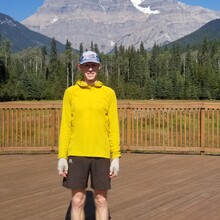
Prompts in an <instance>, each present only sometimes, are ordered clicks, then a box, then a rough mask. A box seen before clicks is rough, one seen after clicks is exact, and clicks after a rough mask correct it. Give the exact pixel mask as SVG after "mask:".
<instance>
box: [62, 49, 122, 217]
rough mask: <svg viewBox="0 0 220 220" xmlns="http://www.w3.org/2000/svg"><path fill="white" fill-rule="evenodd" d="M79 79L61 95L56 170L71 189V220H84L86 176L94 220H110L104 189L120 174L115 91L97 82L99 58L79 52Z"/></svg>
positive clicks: (93, 53) (65, 185) (105, 190)
mask: <svg viewBox="0 0 220 220" xmlns="http://www.w3.org/2000/svg"><path fill="white" fill-rule="evenodd" d="M78 67H79V70H80V71H81V72H82V75H83V80H79V81H77V82H76V84H75V85H74V86H71V87H69V88H67V89H66V91H65V94H64V97H63V108H62V120H61V127H60V141H59V154H58V159H59V160H58V171H59V174H60V175H62V176H63V177H64V179H63V186H64V187H66V188H68V189H71V190H72V209H71V219H72V220H82V219H85V214H84V204H85V197H86V194H85V189H86V188H87V184H88V178H89V175H90V179H91V187H92V188H93V190H94V200H95V205H96V219H97V220H107V219H108V203H107V191H108V190H109V189H110V188H111V185H110V180H111V178H113V177H116V176H117V175H118V172H119V158H120V157H121V153H120V146H119V125H118V112H117V100H116V95H115V92H114V91H113V90H112V89H111V88H109V87H107V86H105V85H103V83H102V82H100V81H98V72H99V71H100V70H101V62H100V58H99V56H98V55H97V54H96V53H95V52H93V51H86V52H84V53H83V54H82V56H81V58H80V62H79V65H78Z"/></svg>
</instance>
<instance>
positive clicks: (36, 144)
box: [0, 101, 220, 154]
mask: <svg viewBox="0 0 220 220" xmlns="http://www.w3.org/2000/svg"><path fill="white" fill-rule="evenodd" d="M61 108H62V106H61V103H60V102H54V103H51V104H48V103H43V102H33V103H32V102H30V103H16V102H15V103H13V102H11V103H3V102H2V103H0V153H1V154H2V153H9V152H13V153H16V152H18V153H22V152H39V153H40V152H56V151H57V149H58V141H59V140H58V139H59V128H60V119H61V110H62V109H61ZM118 112H119V123H120V134H121V149H122V150H124V151H149V152H187V153H189V152H190V153H217V154H218V153H220V103H217V102H213V103H211V102H180V101H179V102H166V101H164V102H162V101H146V102H125V101H119V102H118Z"/></svg>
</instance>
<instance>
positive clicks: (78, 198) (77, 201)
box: [72, 194, 85, 208]
mask: <svg viewBox="0 0 220 220" xmlns="http://www.w3.org/2000/svg"><path fill="white" fill-rule="evenodd" d="M84 203H85V195H84V194H75V195H74V196H73V197H72V207H74V208H82V207H83V206H84Z"/></svg>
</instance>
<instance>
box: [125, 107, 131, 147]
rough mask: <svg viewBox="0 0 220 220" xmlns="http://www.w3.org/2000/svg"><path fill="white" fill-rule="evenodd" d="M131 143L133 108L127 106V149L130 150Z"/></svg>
mask: <svg viewBox="0 0 220 220" xmlns="http://www.w3.org/2000/svg"><path fill="white" fill-rule="evenodd" d="M130 145H131V108H130V107H129V106H128V107H127V149H126V150H127V151H130Z"/></svg>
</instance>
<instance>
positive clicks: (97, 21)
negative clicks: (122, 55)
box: [22, 0, 220, 53]
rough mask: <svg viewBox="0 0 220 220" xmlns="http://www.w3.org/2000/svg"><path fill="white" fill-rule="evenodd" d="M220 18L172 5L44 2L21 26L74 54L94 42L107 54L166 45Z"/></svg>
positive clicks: (170, 0)
mask: <svg viewBox="0 0 220 220" xmlns="http://www.w3.org/2000/svg"><path fill="white" fill-rule="evenodd" d="M218 17H220V11H212V10H208V9H205V8H202V7H197V6H189V5H186V4H184V3H181V2H179V1H176V0H59V1H57V0H45V1H44V3H43V5H42V6H41V7H40V8H39V9H38V10H37V12H36V13H35V14H33V15H32V16H30V17H28V18H27V19H25V20H24V21H22V24H24V25H25V26H26V27H28V28H29V29H31V30H33V31H36V32H39V33H41V34H44V35H46V36H48V37H55V39H56V40H58V41H60V42H62V43H65V42H66V40H67V39H68V40H69V41H70V42H71V44H72V46H73V48H75V49H78V48H79V45H80V43H83V46H84V48H88V49H89V47H90V45H91V42H93V43H94V44H97V45H98V46H99V50H100V51H101V52H104V53H107V52H109V51H111V50H112V49H113V48H114V46H115V44H117V46H120V45H123V46H125V47H128V46H131V45H133V46H134V47H135V48H138V47H139V46H140V43H141V42H143V43H144V46H145V48H146V49H150V48H151V47H152V46H153V45H154V44H158V45H164V44H166V43H169V42H172V41H174V40H176V39H179V38H181V37H183V36H185V35H188V34H190V33H192V32H193V31H195V30H197V29H199V28H200V27H201V26H203V25H204V24H206V23H208V22H209V21H211V20H214V19H216V18H218Z"/></svg>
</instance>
